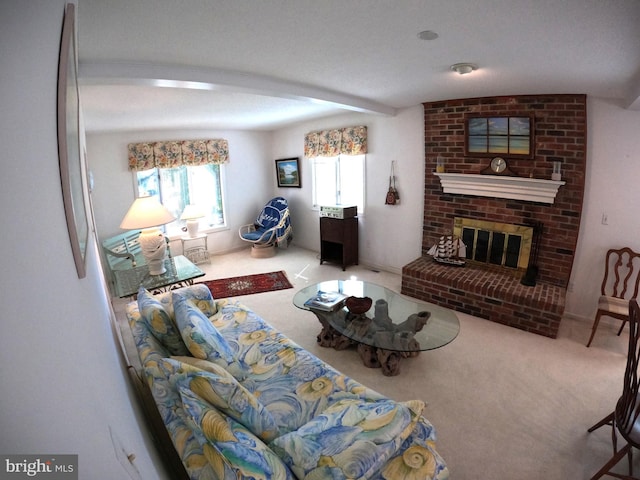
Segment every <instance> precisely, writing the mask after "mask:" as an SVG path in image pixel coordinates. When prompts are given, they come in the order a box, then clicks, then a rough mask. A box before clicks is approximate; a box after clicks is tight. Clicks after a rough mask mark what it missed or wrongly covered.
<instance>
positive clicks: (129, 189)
mask: <svg viewBox="0 0 640 480" xmlns="http://www.w3.org/2000/svg"><path fill="white" fill-rule="evenodd" d="M198 138H225V139H227V140H228V142H229V163H227V164H226V165H225V167H224V170H225V174H226V179H225V182H224V187H225V190H224V198H225V205H226V221H227V226H228V228H227V229H226V230H223V231H217V232H215V233H213V234H210V235H209V240H208V247H209V251H210V252H211V253H212V254H216V253H220V252H228V251H230V250H233V249H237V248H242V247H246V245H247V244H246V243H245V242H243V241H242V240H240V238H239V236H238V229H239V228H240V226H241V225H244V224H247V223H251V222H252V221H253V220H254V219H255V217H256V216H257V215H258V213H259V212H260V209H261V208H262V207H263V206H264V204H265V203H266V202H267V201H268V200H269V199H271V197H272V196H273V188H274V185H275V163H274V162H273V159H272V158H271V135H270V134H269V133H265V132H245V131H237V130H222V131H221V130H188V131H173V130H172V131H145V132H126V133H122V132H120V133H102V134H98V133H88V134H87V159H88V163H89V168H90V170H91V171H92V173H93V177H94V185H95V186H94V190H93V204H94V209H95V216H96V224H97V229H98V237H99V238H100V239H104V238H107V237H110V236H112V235H117V234H120V233H123V230H121V229H120V228H119V225H120V222H121V221H122V218H123V217H124V215H125V213H126V212H127V210H128V209H129V207H130V206H131V203H132V202H133V199H134V195H135V184H134V180H133V175H132V173H131V172H130V171H129V170H128V167H127V145H128V144H129V143H135V142H154V141H162V140H188V139H198ZM181 248H182V245H181V243H180V241H179V240H175V241H173V242H172V244H171V249H172V252H174V253H178V254H179V253H181Z"/></svg>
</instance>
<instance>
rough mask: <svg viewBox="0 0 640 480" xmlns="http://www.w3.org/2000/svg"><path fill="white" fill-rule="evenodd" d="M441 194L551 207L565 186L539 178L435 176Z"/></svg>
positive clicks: (442, 174) (441, 174)
mask: <svg viewBox="0 0 640 480" xmlns="http://www.w3.org/2000/svg"><path fill="white" fill-rule="evenodd" d="M434 175H437V176H438V177H440V183H441V184H442V191H443V192H444V193H457V194H460V195H477V196H480V197H497V198H510V199H513V200H526V201H529V202H540V203H551V204H552V203H553V202H554V201H555V198H556V194H557V193H558V189H559V188H560V186H561V185H564V184H565V182H563V181H557V180H543V179H539V178H525V177H509V176H503V175H475V174H467V173H437V172H434Z"/></svg>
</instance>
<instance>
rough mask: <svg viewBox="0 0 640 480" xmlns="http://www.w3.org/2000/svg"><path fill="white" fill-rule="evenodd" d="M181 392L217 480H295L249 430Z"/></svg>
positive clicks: (188, 392) (183, 389) (187, 392)
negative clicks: (218, 479)
mask: <svg viewBox="0 0 640 480" xmlns="http://www.w3.org/2000/svg"><path fill="white" fill-rule="evenodd" d="M179 392H180V397H181V399H182V405H183V407H184V411H185V412H186V414H187V416H188V417H189V418H190V419H191V421H192V423H193V425H192V427H193V431H194V435H195V436H196V438H197V439H198V441H199V442H200V444H201V445H202V450H203V452H204V455H205V457H206V459H207V460H208V461H209V463H210V464H211V466H212V468H213V471H214V473H215V478H234V479H240V480H271V479H276V478H277V479H278V480H280V479H282V480H295V477H294V476H293V474H292V473H291V471H290V470H289V468H288V467H287V466H286V465H285V464H284V463H283V462H282V460H280V458H278V456H277V455H276V454H275V453H273V451H272V450H271V449H270V448H269V447H267V446H266V445H265V444H264V443H263V442H262V441H261V440H260V439H259V438H258V437H256V436H255V435H253V434H252V433H251V432H250V431H249V430H248V429H247V428H246V427H244V426H243V425H241V424H240V423H238V422H236V421H235V420H234V419H233V418H231V417H228V416H227V415H225V414H224V413H221V412H219V411H218V410H217V409H215V408H213V407H211V406H210V405H209V404H207V402H205V401H204V400H202V399H201V398H199V397H198V396H197V395H195V394H194V393H193V392H192V391H191V390H190V389H189V388H188V387H187V386H184V385H183V386H179Z"/></svg>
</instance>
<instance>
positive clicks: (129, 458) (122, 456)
mask: <svg viewBox="0 0 640 480" xmlns="http://www.w3.org/2000/svg"><path fill="white" fill-rule="evenodd" d="M109 433H110V434H111V443H113V450H114V451H115V452H116V458H117V459H118V461H119V462H120V464H121V465H122V467H123V468H124V470H125V472H127V474H129V478H131V479H132V480H142V477H141V476H140V472H139V471H138V469H137V468H136V466H135V465H134V464H133V462H134V460H135V459H136V455H135V453H133V452H130V453H127V451H126V450H125V449H124V446H123V445H122V442H121V441H120V439H119V438H118V436H117V435H116V434H115V432H114V431H113V429H112V428H111V427H109Z"/></svg>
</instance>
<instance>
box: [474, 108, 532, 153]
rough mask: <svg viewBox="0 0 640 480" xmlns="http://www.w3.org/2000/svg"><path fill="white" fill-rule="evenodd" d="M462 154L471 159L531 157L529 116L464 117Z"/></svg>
mask: <svg viewBox="0 0 640 480" xmlns="http://www.w3.org/2000/svg"><path fill="white" fill-rule="evenodd" d="M466 128H467V130H466V136H465V154H466V155H467V156H470V157H473V156H478V157H494V156H496V155H500V156H502V157H513V158H533V156H534V151H533V150H534V147H533V145H534V129H533V116H513V117H493V116H482V117H468V118H467V120H466Z"/></svg>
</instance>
